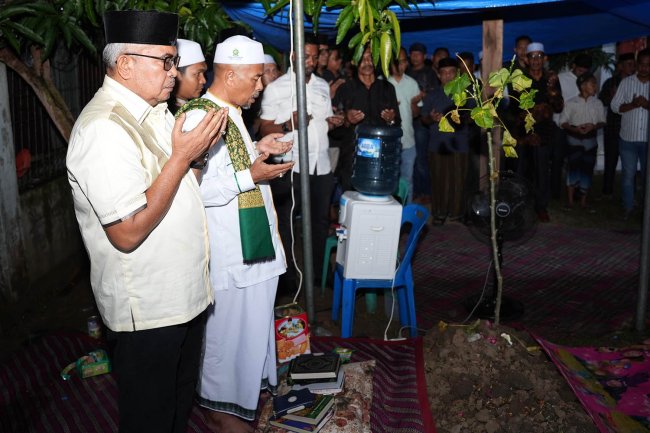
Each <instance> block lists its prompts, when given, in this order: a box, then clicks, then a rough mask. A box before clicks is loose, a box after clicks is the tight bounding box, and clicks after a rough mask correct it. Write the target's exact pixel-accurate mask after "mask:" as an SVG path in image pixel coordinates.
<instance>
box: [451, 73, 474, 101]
mask: <svg viewBox="0 0 650 433" xmlns="http://www.w3.org/2000/svg"><path fill="white" fill-rule="evenodd" d="M470 84H472V81H471V80H470V79H469V77H468V76H467V75H465V74H460V75H457V76H456V78H454V79H453V80H451V81H450V82H448V83H447V84H445V88H444V90H445V95H447V96H451V95H452V94H457V93H464V92H465V89H467V88H468V87H469V85H470Z"/></svg>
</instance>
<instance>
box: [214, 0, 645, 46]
mask: <svg viewBox="0 0 650 433" xmlns="http://www.w3.org/2000/svg"><path fill="white" fill-rule="evenodd" d="M223 7H224V9H225V10H226V12H227V13H228V15H230V17H231V18H232V19H234V20H241V21H243V22H245V23H247V24H249V25H250V26H251V27H252V29H253V34H254V36H255V37H256V38H257V39H258V40H259V41H260V42H263V43H265V44H269V45H272V46H274V47H276V48H277V49H279V50H282V51H287V50H288V49H289V46H290V40H289V10H288V8H286V9H285V10H284V11H281V12H280V13H278V14H277V15H276V16H274V17H272V18H267V17H266V14H265V12H264V8H263V7H262V5H261V4H259V3H257V2H256V3H252V2H245V1H244V2H242V1H225V2H223ZM391 9H392V10H393V11H394V12H395V13H396V14H397V15H398V17H399V19H400V25H401V29H402V45H403V46H405V47H407V48H408V46H409V45H410V44H412V43H414V42H422V43H424V44H425V45H426V46H427V48H428V50H429V52H430V53H431V52H433V50H434V49H435V48H436V47H440V46H444V47H447V48H449V50H450V51H451V52H461V51H470V52H473V53H478V52H479V51H480V50H481V46H482V22H483V21H484V20H495V19H502V20H503V41H504V57H505V58H509V57H510V56H511V55H512V51H511V47H512V46H513V45H514V40H515V38H516V37H517V36H519V35H523V34H526V35H529V36H531V37H532V38H533V40H535V41H539V42H542V43H543V44H544V46H545V48H546V52H547V53H549V54H552V53H560V52H565V51H572V50H578V49H584V48H591V47H596V46H600V45H603V44H606V43H610V42H616V41H623V40H628V39H634V38H637V37H641V36H647V35H650V0H582V1H580V0H436V1H435V2H420V3H419V7H418V9H415V8H412V10H409V11H402V10H401V9H400V8H399V7H398V6H394V7H391ZM339 12H340V9H334V10H327V9H325V8H323V11H322V14H321V18H320V24H319V32H320V33H324V34H326V35H328V36H329V37H330V38H332V39H334V38H335V37H336V29H335V28H334V23H335V22H336V18H337V16H338V14H339ZM310 28H311V25H310V24H309V23H308V22H306V23H305V29H310Z"/></svg>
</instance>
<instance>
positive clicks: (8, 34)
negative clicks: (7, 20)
mask: <svg viewBox="0 0 650 433" xmlns="http://www.w3.org/2000/svg"><path fill="white" fill-rule="evenodd" d="M0 31H2V36H3V37H4V38H5V39H6V40H7V42H9V45H11V47H12V48H13V49H14V51H16V52H17V53H20V43H19V42H18V39H16V37H15V36H14V32H13V31H12V30H11V29H9V30H6V29H3V28H2V26H0Z"/></svg>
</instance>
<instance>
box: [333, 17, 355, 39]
mask: <svg viewBox="0 0 650 433" xmlns="http://www.w3.org/2000/svg"><path fill="white" fill-rule="evenodd" d="M353 23H354V15H353V14H348V15H347V16H346V17H345V19H344V20H343V21H342V22H341V25H340V26H339V30H338V32H337V33H336V45H339V44H340V43H341V42H342V41H343V39H344V38H345V35H346V34H347V33H348V30H350V27H352V24H353Z"/></svg>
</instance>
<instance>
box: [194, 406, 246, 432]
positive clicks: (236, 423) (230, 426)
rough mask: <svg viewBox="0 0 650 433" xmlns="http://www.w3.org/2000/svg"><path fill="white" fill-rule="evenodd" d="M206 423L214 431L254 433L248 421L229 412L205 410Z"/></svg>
mask: <svg viewBox="0 0 650 433" xmlns="http://www.w3.org/2000/svg"><path fill="white" fill-rule="evenodd" d="M203 414H204V415H205V423H206V425H207V426H208V428H209V429H210V430H212V431H213V432H214V433H253V431H254V430H253V426H252V425H250V424H249V423H248V422H246V421H244V420H242V419H240V418H237V417H236V416H234V415H230V414H228V413H223V412H217V411H214V410H204V411H203Z"/></svg>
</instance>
